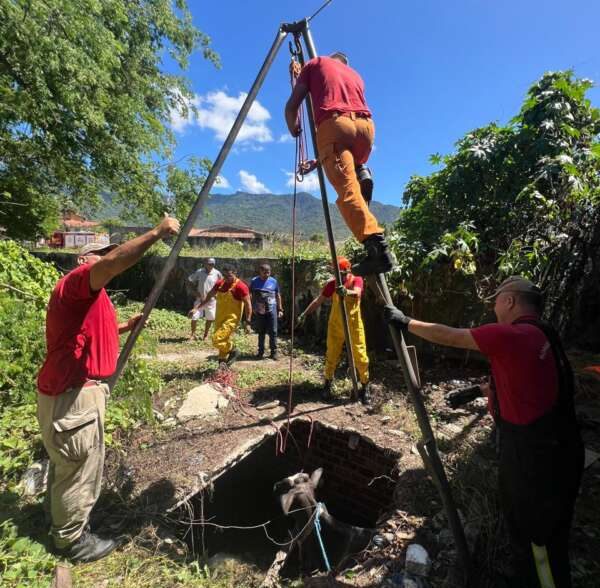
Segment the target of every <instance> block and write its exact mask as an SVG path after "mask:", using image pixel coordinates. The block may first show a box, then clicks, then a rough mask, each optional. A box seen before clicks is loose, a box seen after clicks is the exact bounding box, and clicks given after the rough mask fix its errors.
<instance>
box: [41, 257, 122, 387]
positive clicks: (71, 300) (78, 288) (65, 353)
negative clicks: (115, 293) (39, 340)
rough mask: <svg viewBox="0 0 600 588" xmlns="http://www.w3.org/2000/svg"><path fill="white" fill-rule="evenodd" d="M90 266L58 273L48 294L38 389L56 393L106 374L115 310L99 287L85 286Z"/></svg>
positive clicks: (114, 344)
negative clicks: (45, 353)
mask: <svg viewBox="0 0 600 588" xmlns="http://www.w3.org/2000/svg"><path fill="white" fill-rule="evenodd" d="M91 268H92V266H91V265H80V266H79V267H78V268H76V269H74V270H73V271H71V272H69V273H68V274H67V275H66V276H64V277H62V278H61V279H60V280H59V281H58V283H57V284H56V286H55V287H54V291H53V292H52V295H51V296H50V302H49V303H48V313H47V315H46V347H47V355H46V361H45V362H44V365H43V366H42V369H41V370H40V372H39V374H38V389H39V391H40V392H42V393H43V394H48V395H49V396H57V395H59V394H62V393H63V392H64V391H65V390H67V389H68V388H72V387H74V386H80V385H81V384H83V383H85V381H86V380H100V379H104V378H108V377H109V376H111V375H112V374H113V373H114V371H115V369H116V366H117V358H118V355H119V326H118V323H117V314H116V312H115V309H114V307H113V305H112V303H111V301H110V299H109V297H108V295H107V294H106V290H105V289H104V288H102V289H101V290H100V291H98V292H93V291H92V290H91V288H90V270H91Z"/></svg>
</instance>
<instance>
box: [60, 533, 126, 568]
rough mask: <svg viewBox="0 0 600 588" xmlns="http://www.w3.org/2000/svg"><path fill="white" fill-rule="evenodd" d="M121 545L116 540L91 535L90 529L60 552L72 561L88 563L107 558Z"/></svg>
mask: <svg viewBox="0 0 600 588" xmlns="http://www.w3.org/2000/svg"><path fill="white" fill-rule="evenodd" d="M119 545H120V542H118V541H115V540H114V539H100V537H98V535H94V533H91V532H90V530H89V528H88V529H86V530H85V531H84V532H83V534H82V535H81V537H79V539H77V541H75V543H72V544H71V545H70V546H69V547H66V548H65V549H61V550H59V551H60V552H61V553H62V554H63V555H65V556H66V557H68V558H69V559H70V560H71V561H76V562H81V563H86V562H90V561H97V560H99V559H102V558H103V557H106V556H107V555H108V554H109V553H111V552H112V551H114V550H115V549H116V548H117V547H118V546H119Z"/></svg>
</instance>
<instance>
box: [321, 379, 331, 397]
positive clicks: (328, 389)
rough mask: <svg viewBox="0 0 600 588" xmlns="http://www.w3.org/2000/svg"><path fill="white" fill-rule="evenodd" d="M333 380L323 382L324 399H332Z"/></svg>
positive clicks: (322, 394) (322, 393)
mask: <svg viewBox="0 0 600 588" xmlns="http://www.w3.org/2000/svg"><path fill="white" fill-rule="evenodd" d="M331 398H332V396H331V380H325V383H324V384H323V388H321V399H322V400H331Z"/></svg>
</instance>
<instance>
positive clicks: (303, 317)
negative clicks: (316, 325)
mask: <svg viewBox="0 0 600 588" xmlns="http://www.w3.org/2000/svg"><path fill="white" fill-rule="evenodd" d="M305 320H306V313H305V312H303V313H301V314H300V315H299V316H298V318H297V319H296V327H301V326H302V325H303V324H304V321H305Z"/></svg>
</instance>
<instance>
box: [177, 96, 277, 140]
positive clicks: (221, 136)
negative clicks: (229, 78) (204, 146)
mask: <svg viewBox="0 0 600 588" xmlns="http://www.w3.org/2000/svg"><path fill="white" fill-rule="evenodd" d="M246 96H247V94H246V93H245V92H240V93H239V94H238V95H237V96H229V95H228V94H227V93H226V92H224V91H223V90H218V91H216V92H208V93H207V94H205V95H203V96H201V95H199V94H196V95H195V96H194V97H193V98H192V99H191V100H189V101H187V104H188V105H189V106H194V107H195V112H194V111H193V109H191V108H190V109H189V110H188V114H187V116H184V115H183V114H182V112H181V110H182V109H179V110H177V109H175V110H172V111H171V126H172V127H173V130H175V131H176V132H183V131H185V130H186V129H187V127H188V126H198V127H200V128H201V129H208V130H210V131H213V133H214V135H215V139H217V140H219V141H224V140H225V139H226V137H227V135H228V133H229V131H230V130H231V127H232V126H233V123H234V121H235V118H236V116H237V115H238V112H239V111H240V108H241V107H242V104H243V103H244V100H245V99H246ZM270 118H271V113H270V112H269V111H268V110H267V109H266V108H265V107H264V106H263V105H262V104H261V103H260V102H259V101H258V100H255V101H254V103H253V104H252V106H251V107H250V111H249V112H248V116H247V117H246V120H245V122H244V124H243V125H242V128H241V129H240V132H239V134H238V137H237V142H238V143H244V142H254V143H270V142H272V141H273V134H272V132H271V129H270V128H269V126H268V124H267V123H268V121H269V119H270Z"/></svg>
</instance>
